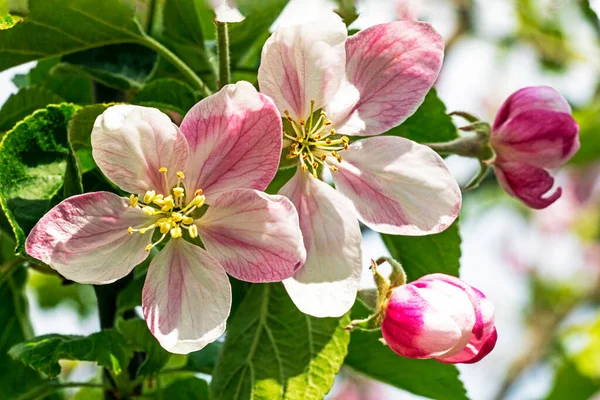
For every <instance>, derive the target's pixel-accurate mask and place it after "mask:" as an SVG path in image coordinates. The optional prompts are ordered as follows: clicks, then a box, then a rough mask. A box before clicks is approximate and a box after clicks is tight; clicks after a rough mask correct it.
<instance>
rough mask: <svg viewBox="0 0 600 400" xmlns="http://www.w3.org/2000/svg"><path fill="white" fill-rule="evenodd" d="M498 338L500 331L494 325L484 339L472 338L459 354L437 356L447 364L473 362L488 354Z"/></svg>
mask: <svg viewBox="0 0 600 400" xmlns="http://www.w3.org/2000/svg"><path fill="white" fill-rule="evenodd" d="M497 340H498V333H497V332H496V328H495V327H494V328H493V330H492V331H491V332H490V334H489V335H488V336H486V337H484V338H483V339H475V338H474V337H472V338H471V341H469V343H468V344H467V345H466V346H465V348H464V349H463V350H462V351H461V352H460V353H458V354H456V355H454V356H451V357H443V358H437V360H438V361H439V362H442V363H446V364H456V363H463V364H473V363H476V362H478V361H479V360H481V359H482V358H483V357H485V356H487V355H488V354H489V353H490V352H491V351H492V350H494V347H495V346H496V341H497Z"/></svg>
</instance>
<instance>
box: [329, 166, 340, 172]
mask: <svg viewBox="0 0 600 400" xmlns="http://www.w3.org/2000/svg"><path fill="white" fill-rule="evenodd" d="M329 169H330V170H331V171H332V172H337V171H338V170H339V168H338V167H336V166H335V165H332V166H331V167H329Z"/></svg>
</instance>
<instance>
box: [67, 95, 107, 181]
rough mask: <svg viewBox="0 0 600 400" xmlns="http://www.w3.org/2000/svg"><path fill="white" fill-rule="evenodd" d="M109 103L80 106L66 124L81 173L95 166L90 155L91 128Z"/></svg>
mask: <svg viewBox="0 0 600 400" xmlns="http://www.w3.org/2000/svg"><path fill="white" fill-rule="evenodd" d="M109 106H110V105H109V104H93V105H91V106H85V107H82V108H80V109H79V110H78V111H77V112H76V113H75V115H74V116H73V118H71V120H70V121H69V124H68V125H67V135H68V139H69V144H70V145H71V147H72V149H73V151H74V152H75V154H77V158H78V162H79V165H80V168H81V171H82V172H83V173H85V172H88V171H91V170H93V169H94V168H96V163H95V162H94V159H93V157H92V140H91V135H92V128H93V127H94V122H95V121H96V118H97V117H98V116H99V115H100V114H102V113H103V112H104V111H105V110H106V109H107V108H108V107H109Z"/></svg>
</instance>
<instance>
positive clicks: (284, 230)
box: [197, 189, 306, 282]
mask: <svg viewBox="0 0 600 400" xmlns="http://www.w3.org/2000/svg"><path fill="white" fill-rule="evenodd" d="M197 225H198V231H199V233H200V238H201V239H202V242H203V243H204V245H205V246H206V249H207V250H208V251H209V252H210V254H211V255H212V256H213V257H215V258H216V259H217V260H218V261H219V262H220V263H221V264H222V265H223V268H225V270H226V271H227V272H228V273H229V274H230V275H232V276H234V277H235V278H237V279H241V280H243V281H247V282H278V281H281V280H282V279H285V278H289V277H290V276H292V275H293V273H294V271H296V270H297V269H298V268H300V267H301V266H302V264H303V263H304V260H305V259H306V250H305V249H304V245H303V243H302V232H300V228H299V226H298V213H297V212H296V209H295V208H294V205H293V204H292V203H291V202H290V201H289V200H288V199H286V198H285V197H283V196H271V195H268V194H265V193H262V192H259V191H256V190H249V189H237V190H232V191H229V192H226V193H223V194H222V195H221V196H219V197H218V198H217V200H216V201H215V202H214V203H213V204H212V205H211V206H210V207H209V208H208V211H207V212H206V214H204V216H203V217H202V218H200V220H199V221H197Z"/></svg>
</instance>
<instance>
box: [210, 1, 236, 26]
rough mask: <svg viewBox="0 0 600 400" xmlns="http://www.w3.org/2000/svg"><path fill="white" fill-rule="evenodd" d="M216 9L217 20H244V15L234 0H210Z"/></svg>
mask: <svg viewBox="0 0 600 400" xmlns="http://www.w3.org/2000/svg"><path fill="white" fill-rule="evenodd" d="M210 3H211V5H212V7H213V10H215V15H216V18H215V20H217V21H219V22H242V21H243V20H244V16H243V15H242V14H241V13H240V11H239V10H238V9H237V6H236V5H235V3H234V1H233V0H210Z"/></svg>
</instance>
